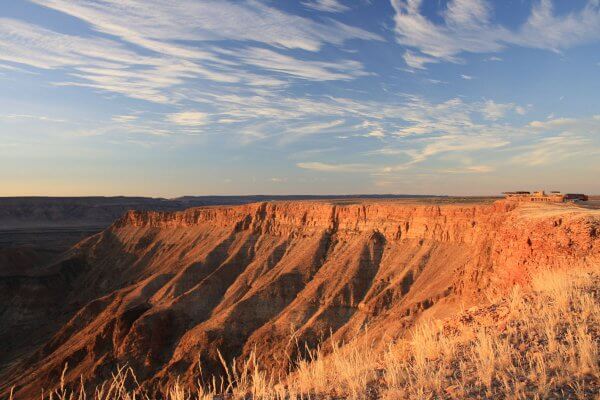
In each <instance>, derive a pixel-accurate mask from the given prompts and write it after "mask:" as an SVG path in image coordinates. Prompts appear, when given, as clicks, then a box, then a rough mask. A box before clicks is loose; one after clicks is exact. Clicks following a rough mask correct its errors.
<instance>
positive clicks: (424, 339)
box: [11, 270, 600, 400]
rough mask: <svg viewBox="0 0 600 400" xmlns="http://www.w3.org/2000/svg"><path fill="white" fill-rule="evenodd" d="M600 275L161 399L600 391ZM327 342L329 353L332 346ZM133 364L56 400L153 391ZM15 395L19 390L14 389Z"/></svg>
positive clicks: (532, 395) (523, 395)
mask: <svg viewBox="0 0 600 400" xmlns="http://www.w3.org/2000/svg"><path fill="white" fill-rule="evenodd" d="M599 297H600V274H598V271H581V270H576V271H562V272H556V271H546V272H541V273H539V274H538V275H536V276H535V277H534V278H533V280H532V290H523V289H521V288H520V287H515V288H514V289H513V290H512V291H511V292H510V293H509V295H507V296H504V297H503V298H499V299H497V300H495V301H494V302H493V303H492V304H490V305H488V306H484V307H479V308H474V309H470V310H468V311H466V312H463V313H462V314H461V315H460V316H458V317H456V318H453V319H450V320H446V321H443V322H424V323H421V324H420V325H418V326H416V327H415V329H414V331H413V332H412V335H411V336H410V337H409V338H407V339H405V340H400V341H397V342H395V343H390V344H389V346H388V347H387V348H386V349H385V350H384V351H379V352H377V351H374V347H373V345H372V343H371V342H370V341H369V339H368V335H363V337H362V338H361V339H360V340H357V341H356V342H353V343H350V344H348V345H345V346H341V345H339V344H333V345H332V347H331V348H328V349H321V348H318V349H316V350H312V351H309V352H308V354H309V356H308V358H306V359H302V360H298V361H297V362H296V363H295V368H294V371H293V372H292V373H290V374H289V375H288V376H287V377H285V378H282V379H275V378H272V377H269V375H268V374H267V373H266V372H265V371H263V370H262V369H261V368H260V366H259V365H257V362H256V359H255V358H254V356H252V357H250V359H248V360H246V361H245V362H244V363H243V364H242V365H239V364H236V362H234V363H233V364H232V365H228V364H227V363H225V361H224V360H222V362H223V365H224V366H225V368H226V370H227V374H226V375H227V376H226V378H225V379H224V380H223V381H222V382H220V383H219V384H217V383H216V382H214V381H213V382H212V383H211V384H208V385H207V384H204V385H198V387H197V388H195V389H194V390H189V389H187V388H185V387H184V386H183V385H180V384H179V383H175V384H174V385H173V386H172V387H171V388H170V389H169V390H168V391H167V392H166V393H164V396H163V398H166V399H169V400H187V399H199V400H207V399H265V400H267V399H273V400H279V399H330V398H344V399H365V398H368V399H370V398H383V399H403V398H405V399H416V398H418V399H434V398H435V399H463V398H491V399H545V398H555V399H558V398H561V399H562V398H573V399H600V395H599V394H598V393H599V390H600V375H599V374H600V369H599V365H598V363H599V350H598V347H599V338H600V315H599V314H600V309H599V307H598V305H599V301H600V298H599ZM324 350H327V351H324ZM131 382H134V383H135V376H134V375H133V371H131V370H129V369H126V368H121V369H119V370H117V372H116V373H115V375H114V376H113V379H112V380H111V381H109V382H107V383H105V384H104V385H101V386H99V387H98V388H97V389H96V391H95V392H94V393H91V394H88V395H87V396H86V395H85V393H82V391H81V390H78V388H74V389H72V390H69V389H67V388H65V385H64V384H61V385H60V387H59V389H57V390H55V391H53V392H52V393H48V394H47V395H46V396H45V397H46V398H47V399H52V400H83V399H86V398H89V399H91V400H109V399H116V400H130V399H131V400H134V399H139V398H142V399H148V400H149V397H148V396H146V395H145V394H144V391H143V390H142V388H141V387H139V385H133V386H134V387H137V389H134V390H131V389H126V388H131V387H132V385H131ZM11 398H12V396H11Z"/></svg>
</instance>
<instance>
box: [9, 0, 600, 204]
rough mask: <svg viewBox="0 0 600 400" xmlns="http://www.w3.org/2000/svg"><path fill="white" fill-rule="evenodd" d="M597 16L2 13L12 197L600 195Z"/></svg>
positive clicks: (74, 0)
mask: <svg viewBox="0 0 600 400" xmlns="http://www.w3.org/2000/svg"><path fill="white" fill-rule="evenodd" d="M599 77H600V2H599V1H598V0H579V1H578V0H573V1H558V0H554V1H551V0H533V1H529V0H512V1H510V0H506V1H499V0H498V1H491V0H453V1H442V0H422V1H419V0H371V1H368V0H355V1H350V0H304V1H268V0H262V1H261V0H246V1H230V2H229V1H225V0H216V1H209V0H179V1H177V2H172V1H164V0H144V1H142V0H28V1H26V0H4V1H3V2H2V5H1V7H0V182H2V185H0V195H6V196H8V195H88V194H101V195H112V194H125V195H151V196H166V197H173V196H179V195H184V194H256V193H263V194H298V193H304V194H325V193H331V194H342V193H415V194H456V195H463V194H497V193H499V192H501V191H503V190H516V189H537V188H545V189H548V190H563V191H583V192H589V193H600V179H598V178H597V177H598V176H599V174H600V79H599Z"/></svg>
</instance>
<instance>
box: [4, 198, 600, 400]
mask: <svg viewBox="0 0 600 400" xmlns="http://www.w3.org/2000/svg"><path fill="white" fill-rule="evenodd" d="M18 257H21V258H26V261H21V262H22V264H23V265H25V264H27V265H29V266H30V267H28V268H16V267H14V266H13V267H12V268H11V267H10V266H11V265H14V261H10V260H14V259H20V258H18ZM18 257H17V256H13V258H11V259H8V258H7V259H6V260H8V261H4V262H3V263H2V265H3V268H2V270H1V271H0V304H1V305H2V308H1V309H0V343H1V344H0V346H1V351H0V377H1V379H0V394H1V395H5V394H6V393H8V392H9V391H10V390H11V389H12V388H14V393H15V394H16V395H17V396H18V398H25V399H28V398H34V397H38V396H39V394H40V392H41V390H42V388H44V389H46V390H48V389H52V388H53V387H55V386H56V385H57V382H59V381H60V377H61V374H63V373H64V379H65V382H67V383H78V382H79V380H80V379H81V378H83V379H84V381H85V382H86V384H88V385H94V384H95V383H97V382H101V381H103V380H104V379H108V378H109V377H110V375H111V373H112V372H113V371H114V369H115V367H116V366H118V365H128V366H129V367H131V368H132V370H134V371H135V372H136V375H137V377H138V380H139V382H140V384H141V385H143V386H145V387H157V388H160V387H165V386H166V385H168V384H170V383H172V381H173V379H175V378H176V377H177V378H178V379H181V380H182V382H184V383H186V384H192V383H193V382H195V380H196V379H197V370H198V365H199V364H200V365H202V368H203V370H204V371H205V372H206V373H209V374H212V375H215V376H218V375H220V374H222V373H223V370H222V362H221V358H223V359H224V360H226V362H230V361H231V360H233V359H234V358H238V359H244V358H247V357H249V356H250V354H251V353H252V354H255V355H256V357H257V360H258V361H259V362H260V364H261V365H263V366H264V367H265V368H268V369H269V370H272V371H287V369H288V368H289V363H290V360H292V359H295V358H297V357H302V352H303V351H305V350H304V349H310V348H314V347H315V346H317V345H319V344H323V343H327V342H330V341H341V342H348V341H351V340H354V339H356V338H357V337H360V336H361V335H363V334H364V332H365V331H367V330H368V332H369V336H370V337H372V338H375V340H376V341H377V342H378V343H379V344H380V345H381V346H385V345H386V343H388V342H389V341H391V340H393V339H395V338H398V337H401V336H403V335H406V333H407V332H409V330H410V329H411V328H412V327H414V326H415V324H417V323H418V322H419V321H421V320H425V319H439V318H445V317H450V316H453V315H455V314H457V313H458V312H459V311H460V310H462V309H465V308H469V307H473V306H477V305H481V304H485V303H486V301H487V299H488V298H489V296H490V295H491V294H493V293H503V292H505V291H507V290H509V289H510V288H511V287H512V286H514V285H524V286H526V285H527V284H528V282H529V279H530V277H531V275H532V274H533V273H535V272H537V271H540V270H553V269H556V270H558V269H573V268H589V267H593V268H597V266H598V265H600V210H593V209H586V208H582V207H579V206H577V205H572V204H517V203H511V202H506V201H492V200H488V201H485V202H482V201H471V202H469V201H466V202H454V203H453V202H449V201H448V202H444V201H439V199H438V200H436V201H419V200H381V199H370V200H361V199H349V200H345V201H337V200H331V199H329V200H320V201H316V200H315V201H274V202H258V203H251V204H242V205H233V206H209V207H196V208H189V209H186V210H183V211H171V210H169V211H149V210H138V211H127V212H126V213H124V214H123V215H122V216H120V217H119V218H118V219H117V220H116V221H115V222H114V223H112V224H111V225H110V226H108V227H107V228H106V229H103V230H102V231H100V232H98V233H96V234H93V235H92V236H89V237H87V238H85V239H83V240H81V241H80V242H78V243H77V244H75V245H74V246H73V247H71V248H69V249H67V250H65V251H64V252H61V253H60V254H56V255H53V257H52V258H51V262H43V260H44V257H43V255H42V256H40V255H39V254H37V255H35V256H33V255H31V256H28V255H27V254H21V255H19V256H18ZM27 257H29V258H27ZM36 257H37V258H36ZM45 260H48V259H45ZM298 343H300V344H301V345H298ZM304 345H306V347H304ZM66 365H67V366H68V367H67V368H65V366H66Z"/></svg>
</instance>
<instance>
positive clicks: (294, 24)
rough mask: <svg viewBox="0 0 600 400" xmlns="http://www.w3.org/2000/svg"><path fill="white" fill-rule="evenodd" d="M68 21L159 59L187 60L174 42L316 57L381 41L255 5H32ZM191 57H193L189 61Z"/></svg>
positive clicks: (97, 1) (122, 1)
mask: <svg viewBox="0 0 600 400" xmlns="http://www.w3.org/2000/svg"><path fill="white" fill-rule="evenodd" d="M31 1H33V2H35V3H37V4H40V5H43V6H46V7H49V8H53V9H55V10H58V11H61V12H63V13H66V14H69V15H72V16H74V17H76V18H79V19H81V20H84V21H86V22H88V23H89V24H90V25H92V26H93V27H94V28H95V29H96V30H98V31H100V32H103V33H107V34H110V35H114V36H118V37H120V38H121V39H123V40H125V41H127V42H130V43H133V44H136V45H138V46H141V47H145V48H148V49H150V50H153V51H157V52H159V53H169V54H171V55H173V56H178V57H181V56H183V57H189V56H190V54H189V53H187V52H188V51H190V48H189V47H182V46H181V45H177V44H175V42H177V41H181V40H188V41H215V40H237V41H243V42H248V41H254V42H259V43H264V44H267V45H272V46H276V47H284V48H289V49H302V50H307V51H318V50H319V49H320V48H321V47H322V46H323V45H324V44H325V43H330V44H336V45H339V44H342V43H343V42H345V41H346V40H350V39H363V40H382V39H381V37H380V36H378V35H376V34H374V33H371V32H368V31H365V30H363V29H360V28H356V27H352V26H349V25H346V24H343V23H341V22H337V21H334V20H330V21H328V22H327V23H322V22H317V21H314V20H312V19H308V18H304V17H300V16H297V15H292V14H288V13H285V12H283V11H280V10H278V9H276V8H273V7H269V6H268V5H266V4H264V3H262V2H259V1H256V0H247V1H240V2H227V1H220V0H203V1H194V0H180V1H177V2H164V1H161V0H145V1H143V0H93V1H92V0H31ZM193 54H195V53H191V55H193Z"/></svg>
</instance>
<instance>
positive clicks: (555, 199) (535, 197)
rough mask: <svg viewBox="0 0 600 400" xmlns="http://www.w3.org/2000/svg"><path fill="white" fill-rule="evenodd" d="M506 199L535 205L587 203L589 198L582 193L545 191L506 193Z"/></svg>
mask: <svg viewBox="0 0 600 400" xmlns="http://www.w3.org/2000/svg"><path fill="white" fill-rule="evenodd" d="M502 194H504V197H505V198H506V199H507V200H511V201H523V202H534V203H575V202H579V201H587V200H588V196H587V195H585V194H582V193H561V192H559V191H556V190H553V191H551V192H550V193H546V192H545V191H543V190H540V191H536V192H533V193H531V192H525V191H517V192H504V193H502Z"/></svg>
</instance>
